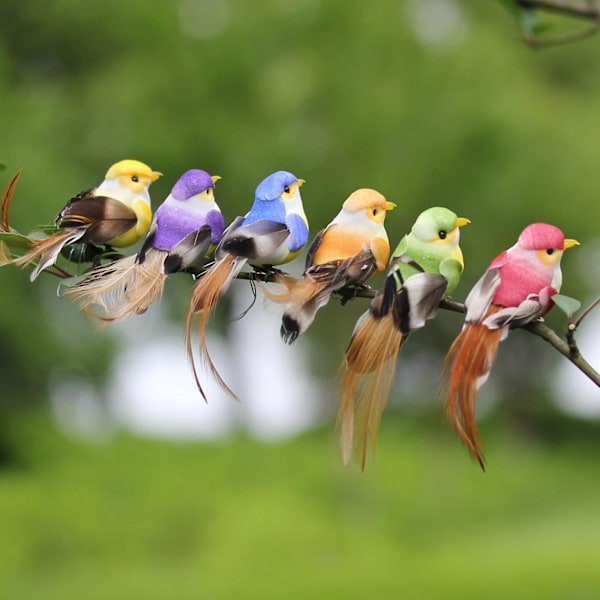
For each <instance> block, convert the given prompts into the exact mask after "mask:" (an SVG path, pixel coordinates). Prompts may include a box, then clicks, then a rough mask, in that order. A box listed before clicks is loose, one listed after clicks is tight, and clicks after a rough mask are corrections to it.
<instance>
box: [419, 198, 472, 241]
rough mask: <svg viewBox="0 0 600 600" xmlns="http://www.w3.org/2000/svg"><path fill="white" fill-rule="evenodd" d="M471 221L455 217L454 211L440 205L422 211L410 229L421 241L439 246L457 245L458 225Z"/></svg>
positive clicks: (461, 225) (458, 236)
mask: <svg viewBox="0 0 600 600" xmlns="http://www.w3.org/2000/svg"><path fill="white" fill-rule="evenodd" d="M470 222H471V221H469V219H465V218H464V217H457V216H456V213H454V212H452V211H451V210H449V209H447V208H444V207H442V206H434V207H432V208H428V209H427V210H425V211H423V212H422V213H421V214H420V215H419V216H418V217H417V220H416V221H415V224H414V225H413V227H412V229H411V234H413V235H414V236H415V237H416V238H417V239H419V240H420V241H422V242H427V243H434V244H439V245H440V246H448V247H453V246H458V241H459V238H460V232H459V227H463V226H464V225H468V224H469V223H470Z"/></svg>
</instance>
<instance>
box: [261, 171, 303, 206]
mask: <svg viewBox="0 0 600 600" xmlns="http://www.w3.org/2000/svg"><path fill="white" fill-rule="evenodd" d="M303 183H304V179H298V178H297V177H296V176H295V175H293V174H292V173H290V172H289V171H276V172H275V173H271V175H269V176H268V177H266V178H265V179H263V180H262V181H261V182H260V183H259V184H258V186H257V188H256V193H255V198H256V200H259V201H261V202H274V201H276V200H284V201H289V200H294V199H296V198H299V197H300V188H301V187H302V184H303Z"/></svg>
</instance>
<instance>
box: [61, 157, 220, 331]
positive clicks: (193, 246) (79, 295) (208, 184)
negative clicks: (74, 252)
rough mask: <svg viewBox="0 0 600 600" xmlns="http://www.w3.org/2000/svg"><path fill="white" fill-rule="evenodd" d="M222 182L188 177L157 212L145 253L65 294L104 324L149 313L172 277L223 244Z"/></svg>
mask: <svg viewBox="0 0 600 600" xmlns="http://www.w3.org/2000/svg"><path fill="white" fill-rule="evenodd" d="M219 179H220V177H219V176H216V175H215V176H214V177H211V176H210V175H209V174H208V173H207V172H206V171H203V170H201V169H190V170H189V171H186V172H185V173H183V175H181V177H180V178H179V179H178V180H177V182H176V183H175V185H174V186H173V189H172V190H171V192H170V194H169V195H168V196H167V198H166V199H165V200H164V201H163V202H162V204H161V205H160V206H159V207H158V208H157V209H156V212H155V213H154V218H153V220H152V223H151V225H150V229H149V231H148V233H147V235H146V238H145V240H144V242H143V244H142V247H141V249H140V251H139V252H138V253H137V254H136V255H132V256H128V257H123V258H121V259H118V260H116V261H114V262H112V263H110V264H107V265H104V266H100V267H96V268H95V269H93V270H92V271H91V272H90V274H89V275H88V276H87V277H86V278H85V279H83V280H82V281H80V282H79V283H78V284H77V285H75V286H74V287H71V288H69V289H68V290H67V292H66V294H67V295H69V296H71V297H72V298H73V299H74V300H75V301H76V302H78V303H79V304H80V306H81V307H82V308H83V309H84V310H85V311H86V312H89V313H91V314H93V315H94V316H96V317H98V318H99V319H101V320H103V321H105V322H110V321H114V320H116V319H120V318H122V317H124V316H126V315H128V314H140V313H143V312H145V311H146V310H147V309H148V307H149V306H150V304H151V303H152V302H154V300H156V299H157V298H159V297H160V296H161V294H162V291H163V289H164V285H165V282H166V279H167V276H168V275H170V274H171V273H175V272H178V271H185V270H186V269H189V268H190V267H192V266H193V265H194V264H195V263H197V262H198V261H199V259H201V258H203V257H204V256H206V255H207V253H208V252H209V250H210V248H211V247H214V246H215V245H216V244H218V242H219V241H220V239H221V236H222V235H223V229H224V220H223V215H222V213H221V210H220V208H219V206H218V205H217V203H216V201H215V195H214V186H215V183H216V182H217V181H218V180H219Z"/></svg>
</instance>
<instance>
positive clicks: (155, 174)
mask: <svg viewBox="0 0 600 600" xmlns="http://www.w3.org/2000/svg"><path fill="white" fill-rule="evenodd" d="M159 177H162V173H160V172H159V171H152V173H151V175H150V181H156V180H157V179H158V178H159Z"/></svg>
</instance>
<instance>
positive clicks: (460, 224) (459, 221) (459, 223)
mask: <svg viewBox="0 0 600 600" xmlns="http://www.w3.org/2000/svg"><path fill="white" fill-rule="evenodd" d="M470 222H471V221H470V220H469V219H465V218H464V217H458V218H457V219H456V226H457V227H464V226H465V225H468V224H469V223H470Z"/></svg>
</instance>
